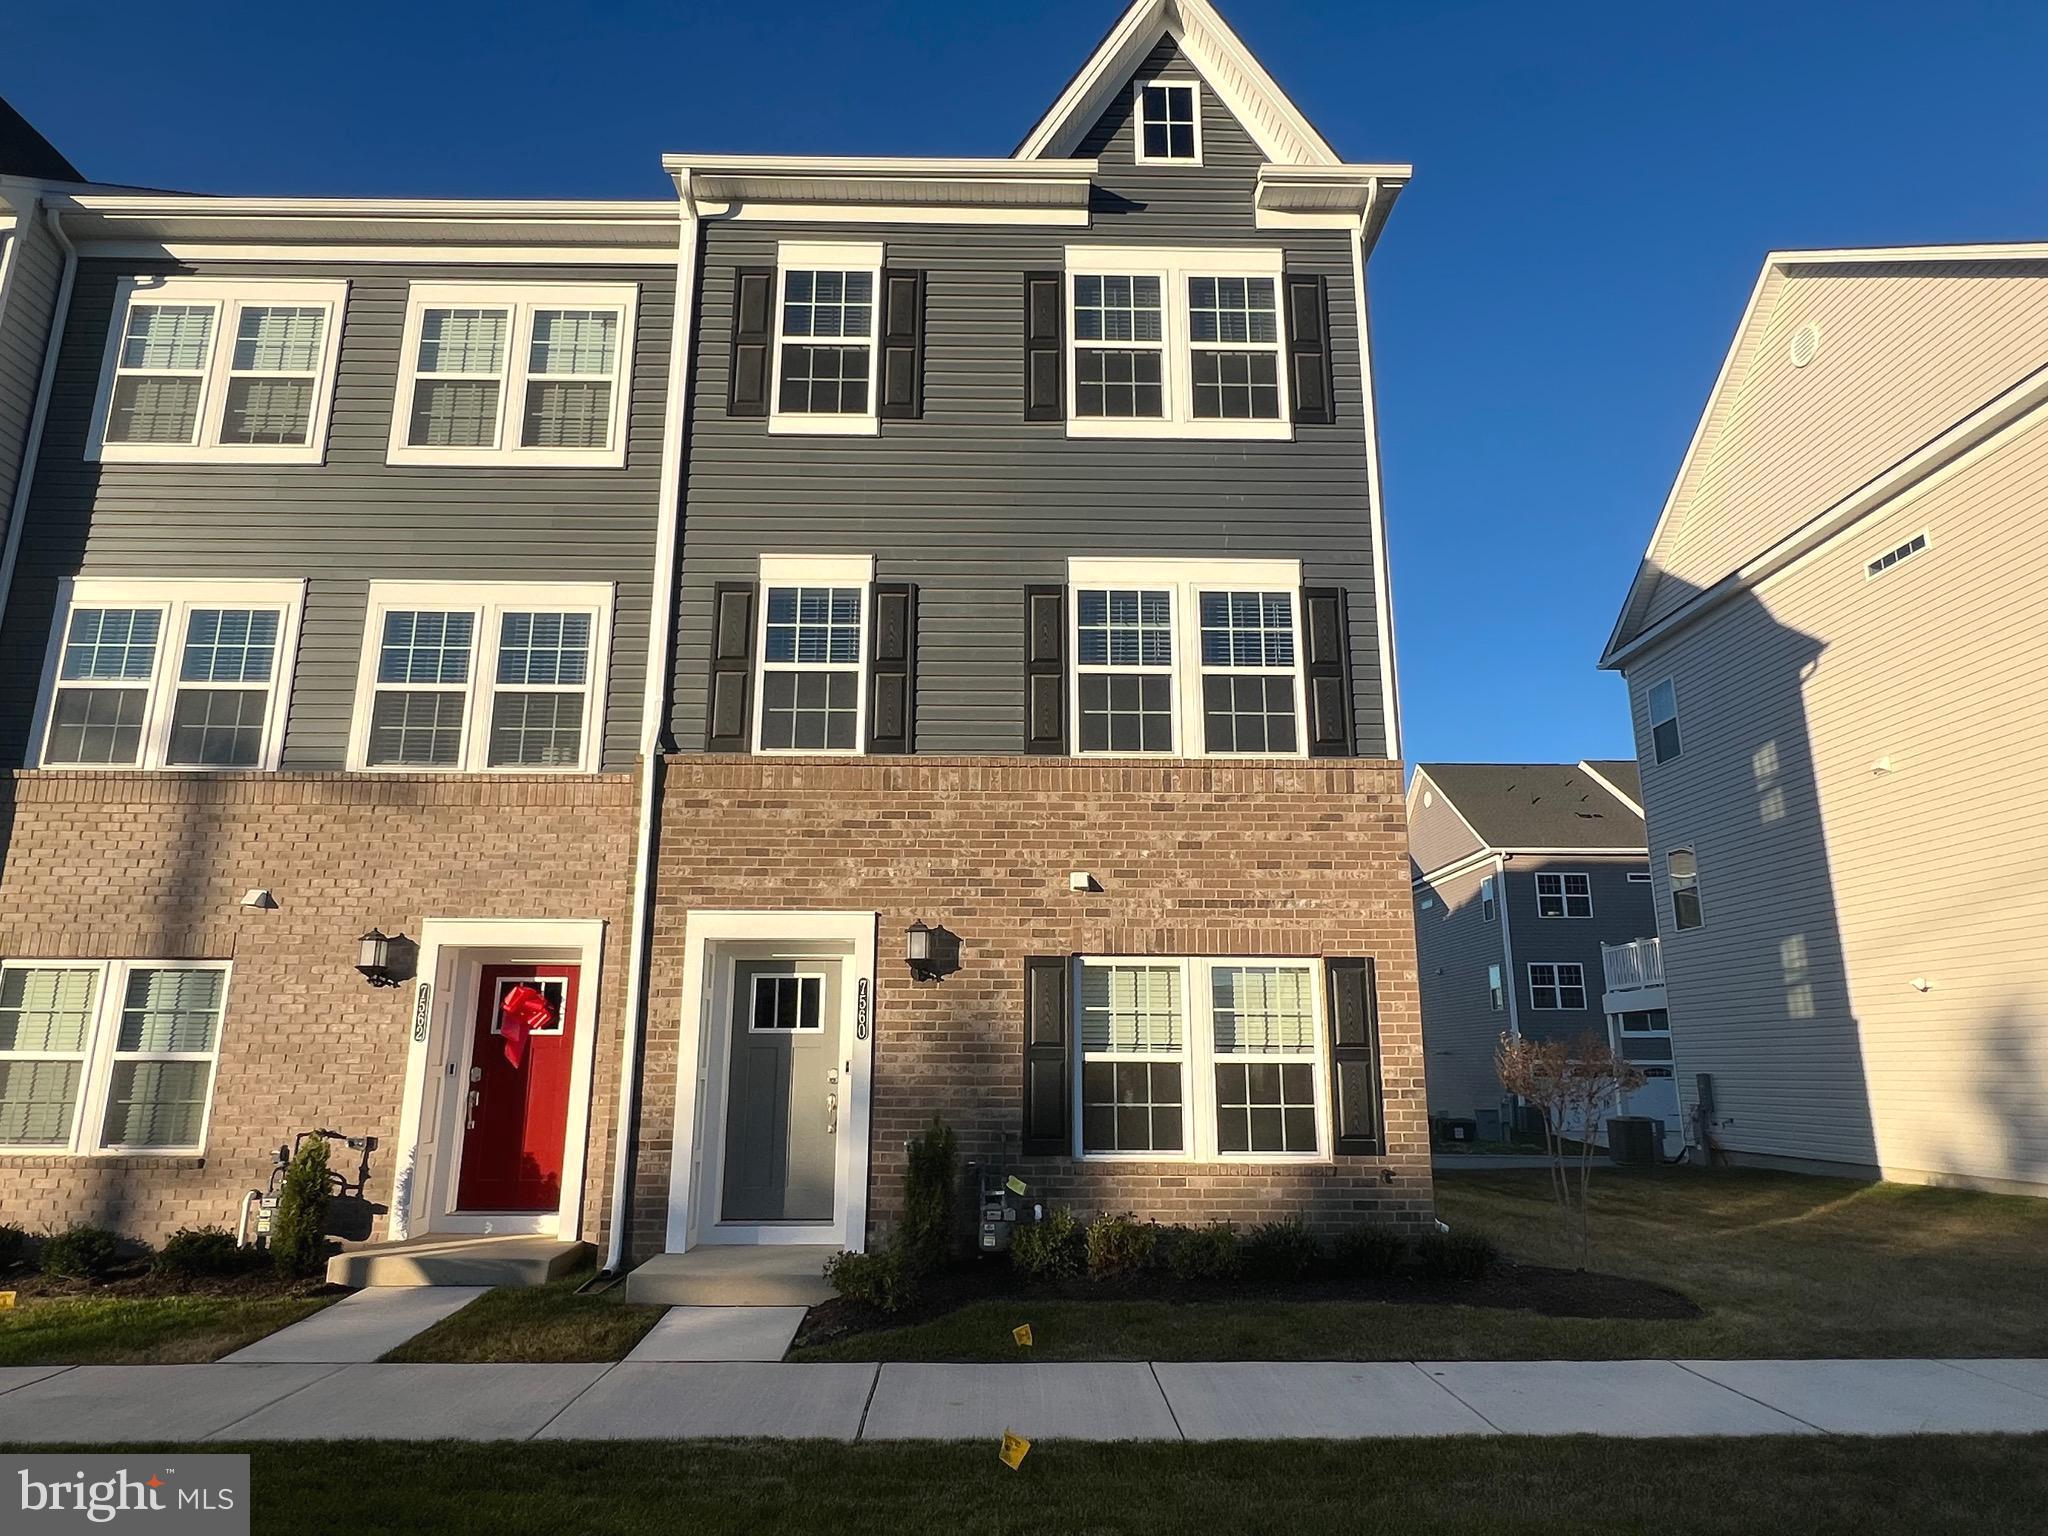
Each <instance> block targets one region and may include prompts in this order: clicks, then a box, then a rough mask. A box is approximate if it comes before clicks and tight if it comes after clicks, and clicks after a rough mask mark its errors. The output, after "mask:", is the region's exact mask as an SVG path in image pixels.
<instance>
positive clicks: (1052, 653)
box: [1024, 587, 1067, 756]
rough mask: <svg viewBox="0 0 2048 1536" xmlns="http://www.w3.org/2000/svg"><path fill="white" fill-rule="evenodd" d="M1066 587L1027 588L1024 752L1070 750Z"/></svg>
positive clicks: (1025, 598)
mask: <svg viewBox="0 0 2048 1536" xmlns="http://www.w3.org/2000/svg"><path fill="white" fill-rule="evenodd" d="M1066 640H1067V589H1066V588H1065V587H1026V588H1025V589H1024V750H1025V751H1026V752H1034V753H1039V754H1042V755H1051V756H1059V755H1063V754H1064V753H1065V752H1066V750H1067V649H1066Z"/></svg>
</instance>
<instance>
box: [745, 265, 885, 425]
mask: <svg viewBox="0 0 2048 1536" xmlns="http://www.w3.org/2000/svg"><path fill="white" fill-rule="evenodd" d="M881 283H882V247H881V246H880V245H879V244H872V243H868V244H851V245H822V244H816V243H810V242H802V241H784V242H783V243H782V244H781V245H780V246H779V247H778V248H777V274H776V306H775V380H774V392H773V394H772V395H771V396H770V399H771V400H772V401H773V406H772V408H771V409H770V411H769V413H768V430H769V431H771V432H814V433H852V434H868V433H874V432H877V431H879V430H880V425H879V422H880V418H879V415H878V413H877V411H876V407H875V359H876V354H877V351H878V349H879V334H878V332H879V325H880V314H881V305H880V302H879V300H880V291H881Z"/></svg>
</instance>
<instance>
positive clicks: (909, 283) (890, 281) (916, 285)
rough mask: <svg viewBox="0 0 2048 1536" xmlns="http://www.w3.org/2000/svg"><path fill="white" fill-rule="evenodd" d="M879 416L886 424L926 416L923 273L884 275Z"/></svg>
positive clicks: (892, 273) (897, 272)
mask: <svg viewBox="0 0 2048 1536" xmlns="http://www.w3.org/2000/svg"><path fill="white" fill-rule="evenodd" d="M881 336H882V368H881V374H880V378H881V386H880V387H881V395H880V397H879V404H880V414H881V418H882V420H884V421H916V420H917V419H918V418H919V417H921V416H923V415H924V274H923V273H922V272H900V271H884V272H883V273H882V333H881Z"/></svg>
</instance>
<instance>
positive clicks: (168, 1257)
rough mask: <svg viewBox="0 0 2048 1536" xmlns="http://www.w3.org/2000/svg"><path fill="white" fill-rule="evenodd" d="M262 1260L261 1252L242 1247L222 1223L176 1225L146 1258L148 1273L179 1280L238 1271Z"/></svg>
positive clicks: (242, 1272)
mask: <svg viewBox="0 0 2048 1536" xmlns="http://www.w3.org/2000/svg"><path fill="white" fill-rule="evenodd" d="M262 1263H263V1255H262V1254H261V1253H260V1252H258V1251H257V1250H256V1249H254V1248H244V1247H243V1246H242V1245H241V1244H240V1243H238V1242H236V1241H235V1234H234V1233H232V1232H230V1231H228V1229H227V1228H225V1227H180V1228H179V1229H178V1230H177V1231H176V1232H174V1233H172V1234H171V1235H170V1237H169V1238H167V1239H165V1241H164V1245H163V1247H161V1248H159V1249H158V1250H157V1255H156V1257H155V1258H154V1259H152V1260H150V1264H149V1268H150V1272H151V1273H152V1274H158V1275H167V1276H170V1277H172V1278H174V1279H180V1280H199V1279H211V1278H213V1277H215V1276H219V1275H240V1274H246V1273H247V1272H248V1271H250V1270H252V1269H255V1268H257V1267H258V1266H259V1265H261V1264H262Z"/></svg>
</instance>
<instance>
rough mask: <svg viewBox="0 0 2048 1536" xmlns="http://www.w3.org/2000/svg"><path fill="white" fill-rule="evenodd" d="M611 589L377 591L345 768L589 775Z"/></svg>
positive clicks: (457, 585)
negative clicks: (347, 762) (347, 766)
mask: <svg viewBox="0 0 2048 1536" xmlns="http://www.w3.org/2000/svg"><path fill="white" fill-rule="evenodd" d="M611 605H612V589H611V587H610V585H609V584H603V583H568V582H562V583H555V582H533V583H522V584H516V585H515V584H507V585H502V586H501V585H492V584H484V583H468V582H450V583H432V582H376V583H373V584H372V585H371V588H370V605H369V614H368V618H367V621H366V624H365V629H364V644H363V661H362V669H361V674H360V680H359V682H358V685H357V699H356V712H355V722H354V726H353V729H352V730H351V732H350V746H349V766H350V767H351V768H373V769H393V770H404V769H415V770H424V771H438V772H465V771H467V772H475V771H481V770H489V771H494V772H519V771H524V772H543V773H545V772H552V773H594V772H595V771H596V770H597V764H598V754H599V740H600V733H601V726H602V723H603V714H604V708H603V701H604V672H605V661H606V653H607V650H608V645H609V636H610V633H611Z"/></svg>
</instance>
